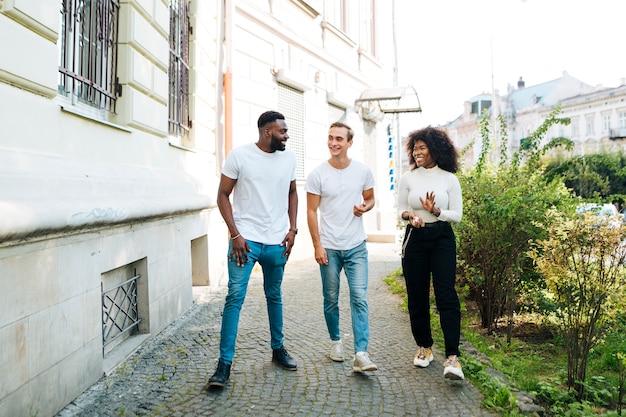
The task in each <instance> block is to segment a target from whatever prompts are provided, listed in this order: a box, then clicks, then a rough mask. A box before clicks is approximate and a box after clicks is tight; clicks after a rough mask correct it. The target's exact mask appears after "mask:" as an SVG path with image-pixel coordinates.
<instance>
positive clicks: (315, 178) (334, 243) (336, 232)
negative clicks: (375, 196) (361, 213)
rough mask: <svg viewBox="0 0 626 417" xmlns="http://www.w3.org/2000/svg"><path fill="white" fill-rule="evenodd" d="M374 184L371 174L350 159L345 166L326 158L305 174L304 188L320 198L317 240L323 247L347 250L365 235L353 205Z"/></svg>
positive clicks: (361, 198)
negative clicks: (332, 162) (338, 167)
mask: <svg viewBox="0 0 626 417" xmlns="http://www.w3.org/2000/svg"><path fill="white" fill-rule="evenodd" d="M371 188H374V175H372V171H371V170H370V169H369V167H368V166H367V165H365V164H363V163H362V162H359V161H355V160H352V161H351V162H350V165H348V166H347V167H346V168H345V169H336V168H333V167H332V165H330V164H329V163H328V161H326V162H324V163H323V164H321V165H319V166H318V167H317V168H315V169H314V170H313V171H312V172H311V173H310V174H309V176H308V178H307V180H306V185H305V187H304V190H305V191H306V192H307V193H311V194H315V195H319V196H320V197H321V198H320V206H319V212H320V226H319V228H320V241H321V243H322V246H323V247H324V248H326V249H335V250H349V249H352V248H354V247H356V246H358V245H360V244H361V243H363V241H364V240H365V239H367V235H366V234H365V228H364V227H363V218H362V217H357V216H355V215H354V206H358V205H361V203H362V202H363V191H365V190H369V189H371Z"/></svg>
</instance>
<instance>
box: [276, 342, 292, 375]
mask: <svg viewBox="0 0 626 417" xmlns="http://www.w3.org/2000/svg"><path fill="white" fill-rule="evenodd" d="M272 362H278V364H279V365H280V366H282V367H283V368H284V369H286V370H288V371H295V370H296V369H298V364H297V363H296V361H295V360H293V358H292V357H291V355H289V353H288V352H287V349H285V348H284V347H281V348H279V349H274V350H273V351H272Z"/></svg>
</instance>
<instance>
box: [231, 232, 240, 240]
mask: <svg viewBox="0 0 626 417" xmlns="http://www.w3.org/2000/svg"><path fill="white" fill-rule="evenodd" d="M240 236H241V233H239V234H238V235H237V236H235V237H231V238H230V240H235V239H237V238H238V237H240Z"/></svg>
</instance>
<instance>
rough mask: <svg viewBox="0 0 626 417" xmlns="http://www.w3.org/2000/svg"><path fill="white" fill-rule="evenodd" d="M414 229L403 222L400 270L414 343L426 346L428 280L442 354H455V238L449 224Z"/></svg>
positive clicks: (429, 337) (428, 342) (428, 335)
mask: <svg viewBox="0 0 626 417" xmlns="http://www.w3.org/2000/svg"><path fill="white" fill-rule="evenodd" d="M437 226H438V227H420V228H414V227H412V226H411V225H407V229H406V233H405V235H404V239H405V242H404V244H403V247H404V250H403V257H402V271H403V274H404V278H405V280H406V290H407V295H408V307H409V318H410V320H411V331H412V333H413V338H414V339H415V342H416V343H417V345H418V346H423V347H430V346H432V344H433V337H432V332H431V327H430V279H431V275H432V282H433V289H434V291H435V302H436V305H437V310H438V311H439V320H440V324H441V330H442V331H443V336H444V341H445V350H446V356H449V355H459V339H460V335H461V304H460V302H459V296H458V294H457V292H456V288H455V283H456V241H455V236H454V231H453V230H452V226H451V225H450V223H447V222H440V223H438V224H437Z"/></svg>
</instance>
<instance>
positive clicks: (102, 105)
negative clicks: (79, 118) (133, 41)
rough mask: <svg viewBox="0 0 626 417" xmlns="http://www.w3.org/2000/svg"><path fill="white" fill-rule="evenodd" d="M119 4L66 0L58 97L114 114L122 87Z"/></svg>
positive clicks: (113, 0) (114, 0) (102, 0)
mask: <svg viewBox="0 0 626 417" xmlns="http://www.w3.org/2000/svg"><path fill="white" fill-rule="evenodd" d="M119 9H120V2H119V0H100V1H93V0H92V1H89V0H63V1H62V3H61V39H60V46H61V47H60V55H61V56H60V60H59V61H60V62H59V94H61V95H63V96H65V97H68V98H69V99H71V101H72V103H73V104H77V103H79V102H80V103H85V104H87V105H89V106H92V107H96V108H98V109H104V110H107V111H110V112H115V103H116V100H117V97H120V96H121V95H122V86H121V85H120V84H119V79H118V77H117V36H118V22H119Z"/></svg>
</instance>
